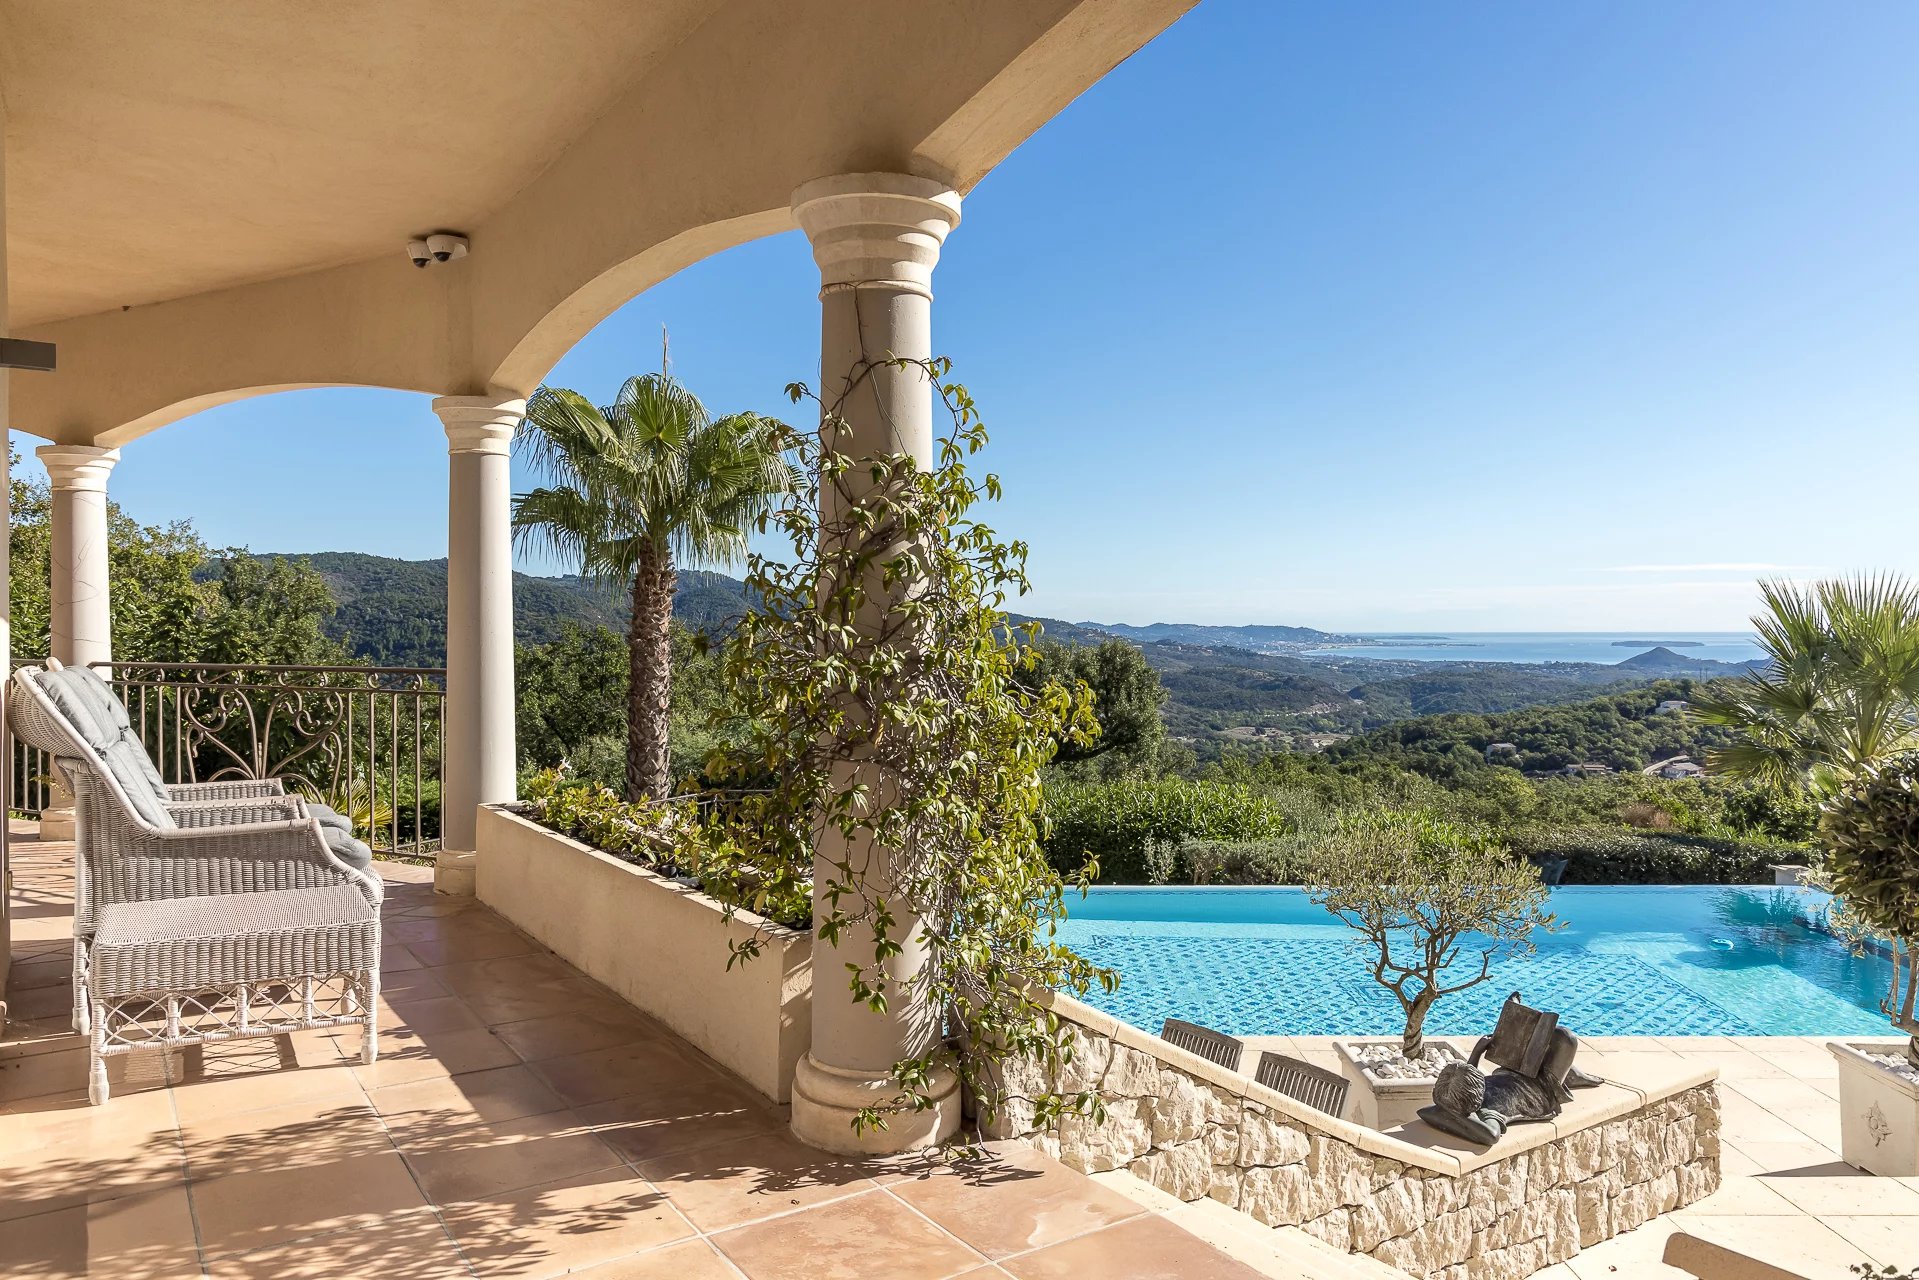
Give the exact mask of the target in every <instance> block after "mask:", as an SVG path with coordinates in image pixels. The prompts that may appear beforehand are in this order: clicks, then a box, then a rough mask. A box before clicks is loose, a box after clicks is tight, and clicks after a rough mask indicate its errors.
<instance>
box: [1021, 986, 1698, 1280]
mask: <svg viewBox="0 0 1919 1280" xmlns="http://www.w3.org/2000/svg"><path fill="white" fill-rule="evenodd" d="M1055 1012H1057V1013H1058V1014H1059V1015H1060V1016H1061V1018H1062V1019H1063V1020H1065V1021H1068V1022H1070V1023H1072V1024H1074V1028H1073V1030H1074V1036H1075V1040H1076V1043H1077V1051H1076V1053H1075V1054H1074V1058H1073V1061H1072V1062H1071V1063H1070V1064H1069V1065H1068V1066H1067V1067H1066V1068H1065V1070H1064V1071H1063V1073H1062V1076H1061V1078H1059V1079H1058V1080H1056V1081H1053V1082H1051V1083H1052V1084H1054V1085H1055V1086H1056V1087H1058V1088H1060V1089H1063V1090H1069V1091H1078V1090H1081V1089H1088V1088H1095V1089H1097V1090H1098V1091H1099V1093H1100V1096H1101V1097H1102V1099H1104V1102H1105V1108H1106V1119H1105V1121H1104V1123H1094V1122H1093V1121H1090V1120H1087V1119H1084V1118H1081V1117H1077V1116H1067V1117H1065V1118H1064V1119H1062V1120H1061V1122H1060V1123H1059V1125H1058V1126H1057V1127H1055V1128H1053V1129H1050V1130H1046V1131H1040V1130H1037V1129H1035V1128H1034V1127H1033V1124H1032V1120H1033V1112H1032V1108H1031V1107H1030V1106H1027V1105H1024V1104H1023V1103H1021V1102H1020V1101H1018V1100H1017V1098H1015V1100H1014V1101H1012V1102H1011V1103H1009V1104H1008V1105H1007V1106H1006V1107H1004V1108H1003V1109H1002V1112H1001V1115H1000V1116H999V1117H998V1120H997V1122H996V1123H995V1124H994V1125H993V1126H991V1127H990V1129H989V1132H990V1134H991V1136H994V1137H1010V1138H1019V1139H1022V1140H1024V1141H1026V1142H1028V1143H1030V1144H1032V1145H1033V1146H1035V1147H1038V1148H1040V1149H1041V1150H1043V1151H1045V1152H1046V1153H1048V1154H1049V1155H1053V1156H1056V1157H1057V1158H1058V1159H1060V1160H1061V1161H1062V1162H1064V1163H1065V1164H1067V1165H1070V1166H1071V1167H1073V1168H1075V1169H1079V1170H1081V1171H1084V1172H1098V1171H1100V1170H1106V1169H1127V1170H1130V1171H1131V1172H1132V1173H1134V1174H1135V1175H1137V1176H1138V1177H1140V1178H1143V1179H1145V1180H1146V1181H1147V1182H1150V1183H1152V1184H1153V1185H1154V1186H1156V1187H1158V1188H1160V1189H1161V1190H1163V1191H1166V1192H1168V1193H1170V1194H1171V1195H1174V1196H1177V1197H1179V1198H1180V1199H1182V1200H1198V1199H1201V1198H1202V1197H1209V1196H1210V1197H1211V1198H1212V1199H1215V1200H1218V1201H1220V1202H1222V1203H1224V1204H1226V1205H1229V1206H1231V1207H1233V1208H1236V1209H1238V1210H1239V1211H1240V1212H1242V1213H1245V1214H1247V1215H1249V1216H1251V1217H1252V1218H1254V1219H1256V1220H1257V1221H1259V1222H1262V1223H1265V1224H1266V1225H1268V1226H1273V1227H1280V1226H1298V1227H1301V1228H1303V1229H1305V1230H1307V1231H1310V1232H1311V1233H1313V1234H1314V1235H1315V1236H1317V1237H1319V1238H1320V1239H1322V1240H1325V1241H1327V1242H1328V1243H1330V1244H1333V1245H1335V1246H1338V1247H1339V1248H1342V1249H1346V1250H1348V1251H1349V1252H1353V1253H1362V1254H1367V1255H1370V1256H1371V1257H1373V1258H1375V1259H1377V1260H1379V1261H1380V1262H1384V1263H1387V1264H1388V1265H1391V1266H1394V1267H1397V1268H1399V1269H1401V1270H1403V1271H1406V1272H1409V1273H1411V1274H1412V1275H1414V1276H1419V1277H1423V1278H1434V1277H1443V1278H1444V1280H1518V1278H1519V1277H1522V1276H1528V1275H1531V1274H1532V1273H1533V1272H1535V1271H1537V1270H1539V1269H1541V1268H1543V1267H1547V1266H1551V1265H1552V1264H1553V1263H1555V1262H1561V1261H1564V1260H1565V1259H1567V1258H1569V1257H1571V1256H1573V1255H1574V1254H1576V1253H1578V1252H1579V1251H1580V1249H1582V1248H1585V1247H1586V1246H1589V1245H1592V1244H1596V1243H1598V1242H1599V1241H1601V1240H1605V1239H1607V1238H1609V1237H1611V1236H1614V1235H1617V1234H1619V1233H1620V1232H1622V1231H1628V1230H1631V1229H1632V1228H1633V1227H1636V1226H1638V1225H1640V1224H1641V1223H1643V1222H1645V1221H1647V1220H1648V1219H1650V1218H1652V1217H1654V1216H1656V1215H1658V1214H1662V1213H1666V1212H1668V1211H1670V1210H1672V1209H1674V1208H1677V1207H1678V1206H1680V1205H1685V1204H1690V1203H1691V1202H1693V1201H1695V1200H1697V1199H1699V1198H1700V1197H1702V1196H1705V1195H1709V1194H1710V1193H1711V1192H1713V1191H1714V1190H1716V1189H1717V1188H1718V1186H1719V1100H1718V1094H1717V1091H1716V1090H1715V1088H1714V1087H1713V1083H1712V1079H1711V1076H1712V1074H1713V1073H1711V1072H1710V1071H1707V1072H1699V1073H1695V1076H1696V1077H1700V1078H1696V1079H1686V1078H1682V1079H1680V1080H1678V1081H1676V1082H1675V1083H1674V1084H1673V1086H1672V1088H1671V1090H1670V1092H1668V1093H1666V1094H1665V1096H1653V1094H1652V1093H1649V1092H1647V1091H1640V1090H1633V1089H1627V1088H1623V1087H1618V1088H1615V1087H1613V1086H1607V1090H1608V1092H1609V1093H1613V1094H1616V1095H1617V1096H1615V1097H1610V1098H1607V1099H1603V1100H1594V1101H1592V1102H1588V1103H1586V1104H1585V1105H1584V1106H1583V1108H1581V1110H1583V1111H1584V1112H1585V1113H1586V1114H1585V1115H1584V1118H1583V1123H1584V1126H1585V1127H1574V1126H1573V1125H1570V1124H1568V1122H1567V1121H1566V1120H1562V1121H1561V1122H1560V1123H1558V1124H1540V1125H1528V1126H1521V1127H1519V1128H1517V1129H1515V1131H1514V1132H1513V1133H1512V1134H1510V1135H1508V1136H1507V1137H1506V1138H1504V1139H1502V1140H1501V1141H1500V1143H1499V1144H1497V1145H1496V1146H1494V1147H1493V1148H1492V1149H1491V1150H1490V1151H1487V1152H1483V1153H1481V1152H1471V1151H1466V1150H1464V1149H1463V1148H1461V1147H1457V1146H1454V1147H1452V1148H1451V1149H1445V1148H1442V1147H1438V1146H1435V1147H1425V1146H1419V1145H1416V1144H1414V1143H1410V1142H1404V1141H1401V1140H1399V1139H1397V1138H1394V1137H1389V1136H1387V1135H1385V1134H1381V1133H1377V1132H1375V1131H1372V1130H1366V1129H1360V1128H1358V1127H1357V1126H1355V1125H1351V1124H1349V1123H1347V1122H1344V1121H1341V1120H1338V1119H1336V1118H1334V1117H1332V1116H1327V1115H1325V1114H1323V1113H1321V1112H1317V1111H1313V1110H1311V1109H1310V1108H1307V1107H1304V1106H1302V1105H1301V1104H1299V1103H1297V1102H1295V1101H1293V1100H1292V1099H1290V1098H1286V1097H1283V1096H1281V1095H1279V1094H1277V1093H1274V1092H1273V1091H1271V1090H1268V1089H1264V1088H1262V1087H1261V1086H1259V1085H1257V1084H1255V1083H1253V1081H1252V1080H1250V1079H1248V1078H1247V1077H1244V1076H1241V1075H1239V1074H1237V1073H1236V1072H1231V1071H1227V1070H1225V1069H1223V1068H1220V1067H1217V1066H1215V1065H1214V1064H1212V1063H1210V1062H1207V1061H1205V1060H1203V1059H1201V1058H1198V1057H1195V1056H1194V1055H1192V1054H1188V1053H1185V1052H1184V1051H1182V1050H1179V1049H1176V1048H1174V1047H1173V1046H1172V1045H1169V1044H1167V1043H1165V1042H1164V1041H1162V1040H1159V1039H1157V1038H1155V1037H1152V1036H1148V1035H1146V1034H1145V1033H1143V1032H1141V1031H1139V1030H1138V1029H1137V1028H1134V1027H1130V1026H1126V1025H1124V1024H1119V1023H1115V1022H1113V1020H1112V1019H1110V1018H1106V1017H1105V1016H1104V1015H1102V1014H1099V1013H1098V1012H1096V1011H1094V1010H1091V1009H1088V1008H1086V1007H1085V1006H1084V1005H1080V1004H1077V1003H1076V1002H1073V1001H1069V1000H1066V999H1065V998H1063V997H1062V998H1060V999H1058V1000H1057V1001H1056V1005H1055ZM1042 1076H1043V1073H1042V1072H1040V1071H1039V1070H1037V1069H1031V1070H1026V1071H1023V1072H1022V1071H1013V1072H1011V1073H1009V1078H1008V1084H1009V1086H1010V1089H1009V1092H1011V1093H1013V1094H1015V1095H1018V1094H1027V1095H1030V1094H1035V1093H1041V1092H1044V1091H1045V1088H1046V1085H1047V1083H1048V1082H1047V1081H1045V1080H1044V1079H1043V1078H1042ZM1569 1118H1574V1119H1577V1118H1578V1117H1577V1115H1576V1113H1574V1112H1572V1111H1571V1110H1569Z"/></svg>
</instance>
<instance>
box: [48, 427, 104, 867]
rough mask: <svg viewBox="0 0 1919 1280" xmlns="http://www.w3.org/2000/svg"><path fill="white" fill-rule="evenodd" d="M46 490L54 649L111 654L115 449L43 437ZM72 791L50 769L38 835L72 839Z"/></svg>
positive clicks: (74, 654)
mask: <svg viewBox="0 0 1919 1280" xmlns="http://www.w3.org/2000/svg"><path fill="white" fill-rule="evenodd" d="M34 452H35V454H37V455H38V456H39V458H40V461H41V462H43V463H45V464H46V467H47V478H48V480H49V482H50V484H49V488H50V490H51V497H52V502H51V504H50V505H51V510H50V511H49V513H48V515H49V520H50V523H51V528H50V529H49V530H48V532H49V534H50V538H49V542H50V546H49V548H48V562H49V567H50V576H51V581H50V582H49V584H48V604H49V613H50V614H51V615H52V616H51V619H50V621H51V624H52V625H51V628H50V630H51V631H52V645H51V646H50V647H51V649H52V652H53V656H54V657H56V658H58V659H59V660H60V661H61V662H64V663H66V664H68V665H69V666H85V665H86V664H87V663H90V662H105V661H107V660H108V659H110V658H112V657H113V608H112V596H111V594H110V593H109V590H108V583H107V579H108V576H109V574H108V566H109V559H110V558H109V556H108V554H107V475H108V474H109V473H110V472H111V471H112V470H113V464H114V463H116V462H118V461H120V451H119V450H118V449H101V448H97V447H95V446H93V445H90V444H48V445H42V446H40V448H38V449H36V450H34ZM73 822H74V818H73V794H72V792H70V791H68V790H67V788H66V786H65V784H64V783H63V782H61V781H60V780H59V778H58V777H57V776H56V778H55V780H54V783H53V785H52V786H51V787H50V788H49V794H48V797H47V807H46V808H45V809H42V810H41V811H40V837H41V839H43V840H71V839H73V830H74V827H73Z"/></svg>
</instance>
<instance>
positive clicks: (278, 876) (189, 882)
mask: <svg viewBox="0 0 1919 1280" xmlns="http://www.w3.org/2000/svg"><path fill="white" fill-rule="evenodd" d="M129 843H130V845H131V847H130V848H128V849H126V850H125V851H123V852H120V853H118V854H117V855H115V856H113V857H111V858H109V859H105V860H103V862H104V865H103V875H110V876H113V877H115V878H116V879H119V878H121V877H126V879H125V880H124V881H123V883H124V884H125V885H128V886H131V887H132V888H134V889H137V891H136V892H129V893H127V894H126V895H125V896H124V897H121V896H119V895H114V896H115V897H116V898H118V900H122V901H124V900H128V899H135V900H137V899H139V898H144V897H155V898H180V897H197V896H199V895H202V894H209V893H257V892H259V891H261V890H265V889H306V888H314V887H317V886H321V885H332V884H350V885H353V886H354V887H356V888H358V889H359V890H360V891H361V892H362V893H364V894H365V895H366V898H367V901H368V902H371V903H373V904H375V905H376V906H377V905H378V904H379V902H380V900H381V899H382V898H384V897H385V896H386V892H385V887H384V886H383V885H382V884H381V883H380V879H379V877H378V876H375V875H371V874H368V873H365V872H361V871H357V870H355V869H354V868H352V867H349V866H348V865H347V864H346V863H344V862H341V861H340V860H339V859H338V858H336V857H334V856H333V852H332V851H331V850H330V849H328V848H327V844H326V838H325V837H324V836H323V835H322V834H321V833H320V824H319V821H318V820H317V819H314V818H300V819H290V820H289V819H281V820H277V821H269V822H241V823H231V824H226V825H219V826H209V827H197V828H195V827H176V828H174V829H172V830H165V831H154V832H150V833H144V834H143V835H142V836H140V837H139V838H137V839H135V840H132V841H130V842H129ZM151 886H160V891H157V892H156V891H153V889H152V888H151Z"/></svg>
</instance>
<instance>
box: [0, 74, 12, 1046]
mask: <svg viewBox="0 0 1919 1280" xmlns="http://www.w3.org/2000/svg"><path fill="white" fill-rule="evenodd" d="M7 307H8V301H7V97H6V94H5V93H4V92H0V338H4V337H6V336H8V334H7V315H8V310H7ZM12 382H13V375H12V372H11V371H10V370H6V369H0V439H5V438H7V437H6V434H5V433H6V432H7V431H10V430H11V429H12V427H13V411H12V407H11V405H10V404H9V403H8V399H7V396H8V392H9V390H10V388H11V386H12ZM10 487H11V486H9V485H0V653H4V654H6V655H7V656H8V657H11V656H12V655H13V601H12V598H11V596H10V594H9V584H10V583H11V582H12V581H13V577H12V573H13V570H12V565H11V562H10V560H9V549H10V547H11V545H12V543H13V533H12V530H13V512H12V511H11V509H10V508H9V502H10V500H11V499H10V496H9V494H8V489H9V488H10ZM9 670H11V668H9ZM6 690H7V682H6V681H5V680H0V723H4V722H5V720H6V712H7V701H6ZM0 751H4V752H5V753H6V754H7V755H8V757H9V758H8V759H6V760H4V761H0V768H3V769H4V770H5V772H3V773H0V1032H4V1031H5V1030H6V1029H7V981H8V976H9V974H10V973H11V971H12V968H13V925H12V913H13V908H12V907H11V906H10V905H9V904H10V903H11V902H12V901H13V856H12V854H11V852H10V851H9V843H10V842H9V837H8V829H9V827H10V826H11V820H10V819H9V817H8V815H9V814H10V813H11V812H12V811H13V760H12V759H11V755H12V752H11V748H10V747H9V746H8V745H7V743H6V738H5V736H4V735H0Z"/></svg>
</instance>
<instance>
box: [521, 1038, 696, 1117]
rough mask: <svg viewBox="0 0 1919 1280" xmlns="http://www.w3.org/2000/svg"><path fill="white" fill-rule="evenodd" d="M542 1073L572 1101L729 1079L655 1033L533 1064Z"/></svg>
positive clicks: (575, 1103)
mask: <svg viewBox="0 0 1919 1280" xmlns="http://www.w3.org/2000/svg"><path fill="white" fill-rule="evenodd" d="M533 1070H534V1071H535V1072H537V1073H538V1074H539V1076H540V1078H541V1079H543V1080H545V1081H546V1082H547V1083H548V1084H549V1085H551V1086H553V1091H554V1092H555V1093H557V1094H559V1095H560V1096H561V1097H562V1098H564V1099H566V1101H567V1103H568V1104H569V1105H571V1106H576V1107H579V1106H588V1105H591V1104H592V1103H595V1102H608V1101H611V1100H612V1099H614V1098H623V1097H627V1096H628V1095H630V1094H635V1093H641V1092H647V1091H652V1090H656V1089H678V1088H684V1087H689V1086H690V1087H707V1086H710V1085H715V1084H717V1083H722V1082H724V1077H722V1076H720V1074H719V1073H718V1072H716V1071H714V1070H712V1069H711V1068H709V1067H707V1066H705V1065H703V1064H701V1063H698V1062H694V1061H693V1060H692V1059H691V1058H690V1057H689V1056H688V1054H687V1051H686V1050H685V1048H684V1047H683V1046H682V1045H681V1044H680V1043H679V1042H677V1041H672V1040H667V1039H654V1040H644V1041H637V1042H635V1043H632V1044H623V1045H616V1046H614V1047H613V1048H611V1049H595V1050H593V1051H592V1052H590V1053H576V1054H573V1055H571V1056H570V1057H565V1058H547V1059H544V1060H542V1061H540V1062H536V1063H534V1064H533Z"/></svg>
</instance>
